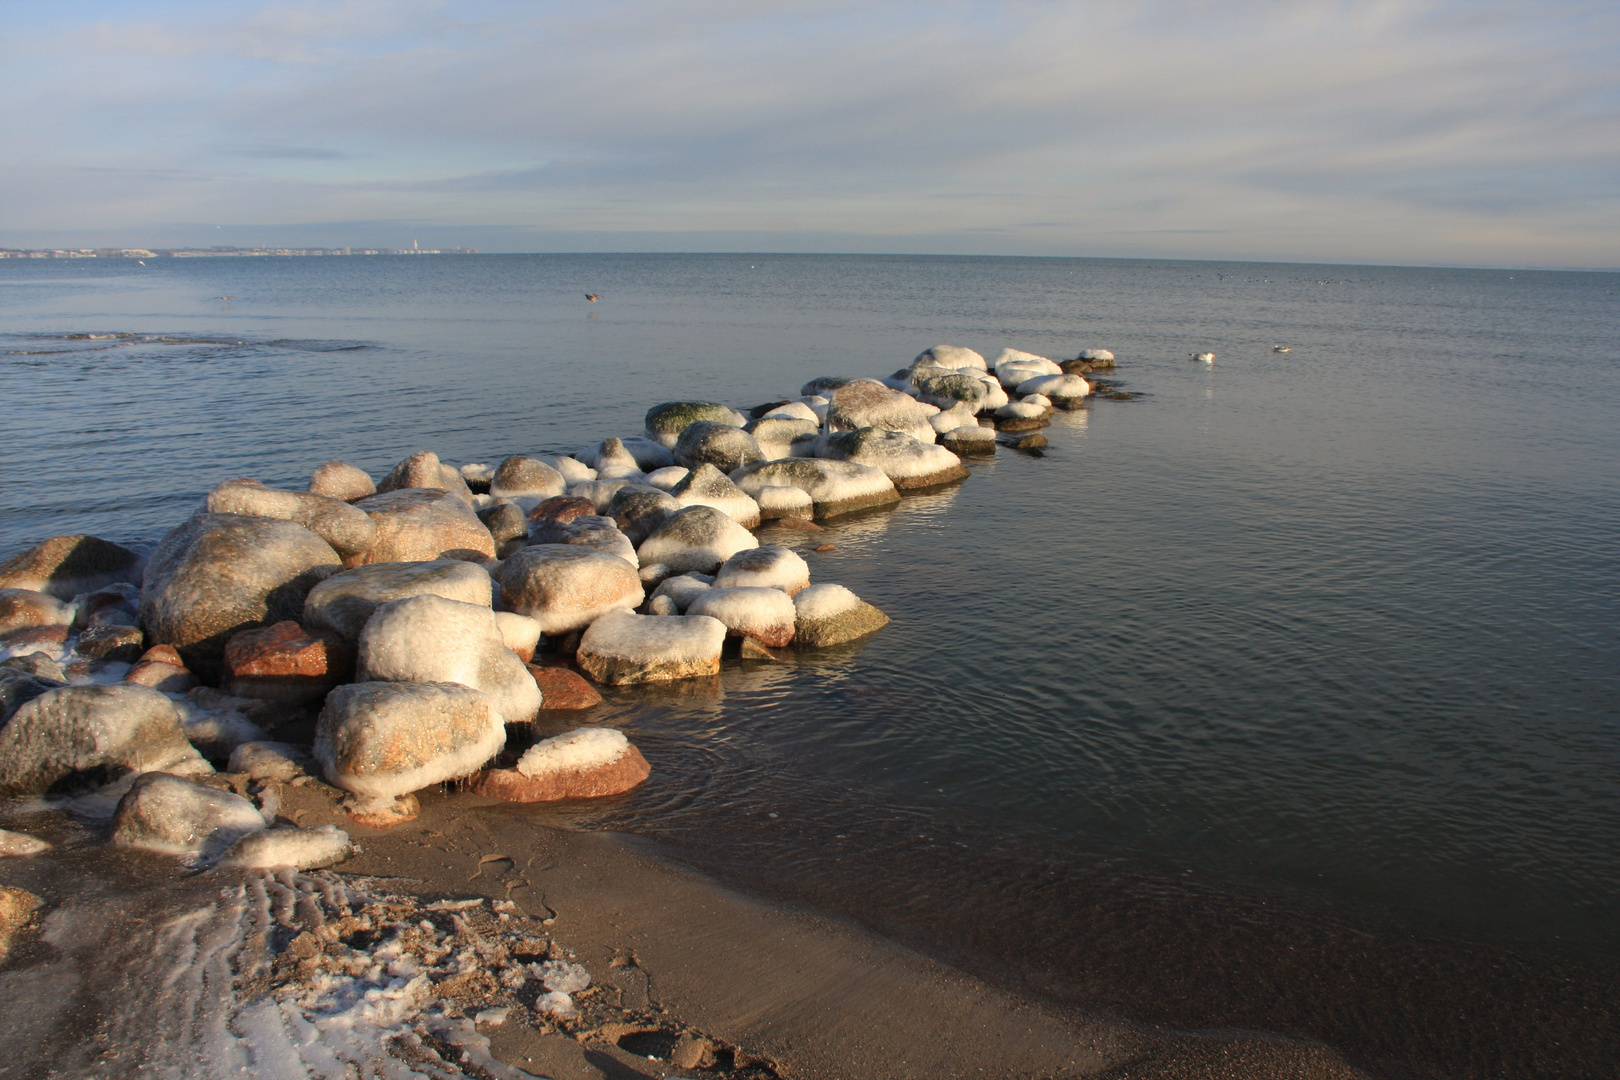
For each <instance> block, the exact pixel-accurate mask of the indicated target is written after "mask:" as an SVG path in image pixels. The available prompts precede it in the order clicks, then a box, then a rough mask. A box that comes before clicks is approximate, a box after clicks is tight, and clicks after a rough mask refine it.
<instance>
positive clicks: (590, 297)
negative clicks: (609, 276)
mask: <svg viewBox="0 0 1620 1080" xmlns="http://www.w3.org/2000/svg"><path fill="white" fill-rule="evenodd" d="M585 299H587V300H589V301H590V302H591V303H593V304H594V303H596V302H597V301H598V300H600V299H602V294H601V293H595V292H588V293H586V294H585Z"/></svg>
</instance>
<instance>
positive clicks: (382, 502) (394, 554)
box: [354, 474, 495, 563]
mask: <svg viewBox="0 0 1620 1080" xmlns="http://www.w3.org/2000/svg"><path fill="white" fill-rule="evenodd" d="M456 479H457V480H458V481H459V480H460V479H461V477H460V476H459V474H458V475H457V477H456ZM462 487H466V485H465V484H462ZM472 504H473V497H472V494H471V493H470V492H469V493H468V495H467V497H466V498H465V499H462V498H460V497H458V496H457V495H455V494H453V493H451V492H446V491H443V490H439V489H434V488H400V489H397V490H392V491H386V492H383V493H380V494H377V495H373V496H371V497H370V498H368V499H361V500H360V501H359V502H357V503H355V504H354V505H355V506H357V507H359V508H360V509H361V510H364V511H365V512H366V513H367V514H368V515H369V516H370V517H371V520H372V521H373V522H374V523H375V524H376V526H377V538H376V540H375V541H373V542H372V545H371V547H370V548H369V549H367V551H366V552H365V554H364V555H362V556H361V558H360V561H361V562H367V563H381V562H421V561H424V560H430V559H463V560H470V561H474V562H477V561H482V560H484V559H493V558H494V557H495V538H494V537H493V536H491V535H490V533H489V530H488V529H486V528H484V523H483V522H481V521H479V520H478V515H477V514H475V513H474V512H473V506H472Z"/></svg>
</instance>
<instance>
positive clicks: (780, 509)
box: [752, 484, 816, 521]
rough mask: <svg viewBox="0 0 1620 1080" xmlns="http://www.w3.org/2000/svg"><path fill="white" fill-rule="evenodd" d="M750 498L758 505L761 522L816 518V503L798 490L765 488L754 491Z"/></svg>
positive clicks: (794, 488)
mask: <svg viewBox="0 0 1620 1080" xmlns="http://www.w3.org/2000/svg"><path fill="white" fill-rule="evenodd" d="M752 498H753V500H754V501H755V502H757V503H758V504H759V518H760V520H761V521H809V520H810V519H812V518H814V517H815V516H816V501H815V500H814V499H812V498H811V497H810V493H809V492H807V491H804V490H802V489H800V488H796V487H788V486H786V485H782V484H778V485H774V486H766V487H762V488H757V489H755V491H754V494H753V496H752Z"/></svg>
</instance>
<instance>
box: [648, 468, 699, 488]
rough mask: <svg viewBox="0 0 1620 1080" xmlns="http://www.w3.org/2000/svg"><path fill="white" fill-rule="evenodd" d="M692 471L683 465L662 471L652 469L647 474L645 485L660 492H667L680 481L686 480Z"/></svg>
mask: <svg viewBox="0 0 1620 1080" xmlns="http://www.w3.org/2000/svg"><path fill="white" fill-rule="evenodd" d="M691 471H692V470H691V469H688V468H686V467H685V466H684V465H670V466H667V467H665V468H662V469H654V470H653V471H652V472H650V473H648V474H647V483H648V484H650V485H651V486H653V487H655V488H658V489H659V490H661V491H668V490H669V489H670V488H672V487H674V486H675V485H676V484H678V483H680V482H681V481H682V480H685V479H686V476H687V474H688V473H690V472H691Z"/></svg>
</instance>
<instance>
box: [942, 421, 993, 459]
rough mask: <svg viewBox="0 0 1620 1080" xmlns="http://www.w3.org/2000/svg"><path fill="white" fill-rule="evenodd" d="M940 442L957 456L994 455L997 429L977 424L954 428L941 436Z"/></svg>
mask: <svg viewBox="0 0 1620 1080" xmlns="http://www.w3.org/2000/svg"><path fill="white" fill-rule="evenodd" d="M939 444H940V445H941V446H943V447H944V448H945V449H947V450H949V451H950V452H951V453H953V454H955V455H956V456H957V457H984V456H986V455H993V454H994V453H995V452H996V430H995V428H987V427H980V426H978V425H977V424H975V425H973V426H971V427H967V426H964V427H959V428H952V429H951V430H950V431H947V432H946V433H945V434H943V435H941V436H940V437H939Z"/></svg>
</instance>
